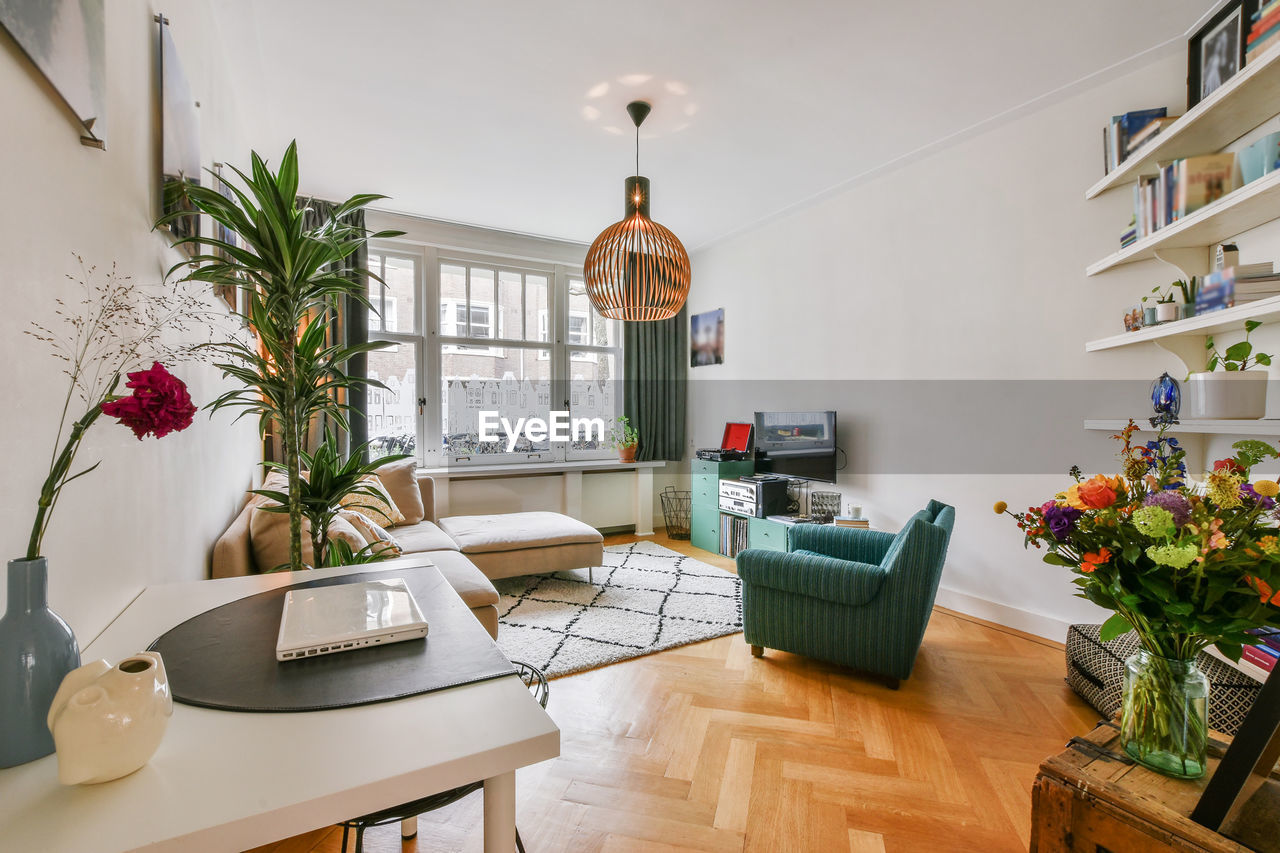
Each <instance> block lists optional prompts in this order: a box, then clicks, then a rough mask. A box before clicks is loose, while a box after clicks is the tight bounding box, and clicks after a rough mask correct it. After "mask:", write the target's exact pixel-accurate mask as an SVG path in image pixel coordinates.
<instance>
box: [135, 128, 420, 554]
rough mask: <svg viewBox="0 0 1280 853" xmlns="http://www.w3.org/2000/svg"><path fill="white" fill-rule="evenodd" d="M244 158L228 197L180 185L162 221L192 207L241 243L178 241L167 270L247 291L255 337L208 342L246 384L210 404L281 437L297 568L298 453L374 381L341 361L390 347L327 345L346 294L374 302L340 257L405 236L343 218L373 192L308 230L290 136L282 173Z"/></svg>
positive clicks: (361, 276)
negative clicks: (176, 205)
mask: <svg viewBox="0 0 1280 853" xmlns="http://www.w3.org/2000/svg"><path fill="white" fill-rule="evenodd" d="M250 163H251V168H250V174H245V173H244V172H242V171H240V170H239V169H235V168H234V167H232V168H233V171H234V172H235V173H236V175H237V176H238V178H239V182H238V183H237V182H236V181H235V180H231V181H226V182H225V183H226V185H227V186H228V187H229V188H230V190H231V197H229V198H228V197H226V196H224V195H222V194H221V193H219V192H217V191H216V190H214V189H212V188H210V187H202V186H198V185H196V184H192V183H188V182H182V183H181V184H180V185H179V186H178V187H177V190H178V192H179V194H180V195H181V196H182V199H183V200H184V202H185V203H186V204H187V205H188V206H189V207H188V210H186V211H184V210H176V211H175V212H173V213H171V214H169V215H167V216H165V217H162V218H161V219H160V220H159V222H158V223H157V224H159V225H165V224H168V223H170V222H174V221H176V220H178V219H180V218H182V217H184V216H189V215H190V213H189V210H190V209H194V210H196V211H198V212H199V213H203V214H206V215H207V216H209V217H210V218H211V219H212V220H213V221H214V222H216V223H218V224H219V225H221V226H223V227H224V228H226V229H228V230H230V231H233V232H235V234H236V235H237V236H238V238H239V239H238V240H237V241H235V242H234V243H233V242H228V241H224V240H220V239H217V238H216V237H203V236H190V237H185V238H183V239H181V240H178V241H176V245H182V244H191V245H193V246H195V247H196V252H197V253H196V254H195V255H194V256H192V257H191V259H190V260H189V261H187V262H184V263H183V264H179V265H177V266H175V267H174V269H173V270H170V274H173V273H174V272H175V271H177V270H179V269H180V268H182V267H184V266H187V265H188V264H189V265H190V269H189V270H188V271H187V273H186V275H185V280H192V281H201V282H207V283H209V284H212V285H215V286H222V287H234V288H237V289H238V290H239V291H241V292H242V293H243V295H244V297H245V299H244V300H243V301H244V304H245V306H246V307H245V308H244V310H243V313H241V314H240V316H241V317H242V318H243V319H244V321H245V322H246V324H247V325H248V328H249V330H250V331H251V332H252V333H253V337H254V340H252V341H248V342H246V341H230V342H225V343H218V344H214V345H212V346H214V348H215V350H216V351H217V353H218V355H219V356H220V357H221V359H222V360H221V361H218V362H216V366H217V367H219V368H220V369H221V370H222V371H223V372H224V373H225V374H226V375H227V376H230V377H233V378H235V379H237V380H239V381H240V383H241V385H242V386H243V387H240V388H236V389H233V390H231V391H228V392H226V393H225V394H222V395H221V396H219V397H218V398H217V399H215V400H214V401H213V402H212V403H210V404H209V406H208V407H209V408H211V409H214V410H218V409H224V408H236V409H240V410H241V411H240V415H239V416H240V417H242V416H244V415H256V416H257V417H258V424H259V429H260V431H261V432H262V433H263V434H264V435H265V434H266V432H267V430H268V428H270V429H271V430H272V432H273V433H274V434H275V435H276V436H278V438H279V441H280V448H281V452H282V455H283V457H284V462H283V468H284V470H285V472H286V473H287V475H288V479H289V491H288V493H287V495H286V498H287V500H286V501H285V506H287V508H288V513H289V568H290V569H291V570H294V571H297V570H300V569H303V568H305V566H304V564H303V562H302V519H303V515H304V513H303V505H302V489H301V481H302V477H301V454H302V451H303V450H304V449H305V447H304V443H305V441H306V436H307V432H308V429H309V428H310V427H311V425H312V424H313V423H314V422H315V421H316V420H317V419H318V418H320V417H322V416H323V417H325V418H327V419H329V420H330V421H331V422H333V423H334V424H336V425H337V426H339V427H340V428H342V429H344V430H346V429H347V428H348V425H347V420H346V415H345V412H346V411H348V410H349V409H350V405H349V404H348V403H346V402H345V399H346V398H347V396H348V395H347V394H346V393H345V392H348V391H350V390H351V389H352V388H355V387H358V386H363V385H375V386H381V383H378V382H375V381H371V380H368V379H364V378H361V377H355V376H351V375H349V374H348V373H347V372H346V370H347V364H348V363H349V362H350V360H351V359H352V358H353V357H355V356H357V355H359V354H361V353H367V352H370V351H373V350H377V349H381V348H383V347H385V346H387V345H388V344H387V343H386V342H383V341H370V342H366V343H361V344H354V345H347V344H342V343H334V342H333V341H332V339H331V332H332V330H333V328H334V323H335V320H336V319H337V313H338V306H339V304H340V302H341V301H342V300H343V299H344V298H345V299H351V300H355V301H356V302H359V303H363V304H364V305H365V306H367V307H370V308H372V306H371V305H370V303H369V299H368V297H367V296H366V295H365V294H366V291H367V287H366V283H365V282H366V280H367V279H368V278H372V279H374V280H379V281H380V279H378V277H377V276H375V275H373V274H372V273H370V272H369V271H367V270H363V269H351V268H344V262H346V261H347V259H348V258H350V257H351V256H352V255H354V254H355V253H356V252H357V251H359V249H360V248H361V247H362V246H363V245H365V243H367V242H368V241H369V240H370V239H375V238H379V237H394V236H398V235H399V234H400V233H402V232H399V231H382V232H378V233H376V234H374V233H371V232H369V231H368V230H367V229H365V228H363V227H360V226H357V225H353V224H351V222H350V214H352V213H355V212H356V211H360V210H362V209H364V208H365V207H367V206H368V205H369V204H371V203H373V202H375V201H377V200H379V199H382V198H385V196H381V195H373V194H361V195H355V196H352V197H351V198H349V199H347V200H346V201H344V202H342V203H341V204H340V205H338V206H337V208H336V209H335V210H334V211H333V215H332V217H331V218H330V219H329V220H328V221H326V222H324V223H323V224H321V225H318V226H311V227H309V226H308V225H307V219H308V217H307V215H306V214H307V212H308V205H307V202H306V200H300V199H299V198H298V150H297V143H296V142H292V143H290V144H289V147H288V149H287V150H286V151H285V153H284V156H283V157H282V158H281V159H280V167H279V170H278V171H275V172H273V171H271V169H269V168H268V166H267V164H266V161H264V160H263V159H262V157H260V156H259V155H258V154H257V152H251V153H250ZM237 313H239V312H237Z"/></svg>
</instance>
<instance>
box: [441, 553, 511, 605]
mask: <svg viewBox="0 0 1280 853" xmlns="http://www.w3.org/2000/svg"><path fill="white" fill-rule="evenodd" d="M427 556H428V557H430V558H431V562H433V563H435V565H436V568H437V569H439V570H440V574H442V575H444V579H445V580H447V581H448V582H449V586H451V587H453V589H454V591H455V592H457V593H458V597H459V598H461V599H462V600H463V602H465V603H466V605H467V607H470V608H472V609H473V610H474V609H475V608H477V607H486V606H489V605H492V606H494V607H496V606H497V605H498V591H497V590H496V589H494V588H493V584H492V583H490V582H489V579H488V578H487V577H485V576H484V575H483V574H482V573H481V572H480V570H479V569H477V568H476V567H475V565H474V564H473V563H472V562H471V561H470V560H468V559H467V558H466V557H464V556H463V555H462V554H459V553H458V552H457V551H433V552H431V553H429V554H428V555H427Z"/></svg>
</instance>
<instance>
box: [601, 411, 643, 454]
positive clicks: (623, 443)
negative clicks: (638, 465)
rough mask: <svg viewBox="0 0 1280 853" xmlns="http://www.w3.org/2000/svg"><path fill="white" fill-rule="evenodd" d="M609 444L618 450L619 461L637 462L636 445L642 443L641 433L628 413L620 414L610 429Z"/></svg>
mask: <svg viewBox="0 0 1280 853" xmlns="http://www.w3.org/2000/svg"><path fill="white" fill-rule="evenodd" d="M608 438H609V446H610V447H613V448H616V449H617V451H618V461H619V462H635V461H636V446H637V445H638V444H639V443H640V433H638V432H636V428H635V427H633V426H632V425H631V420H630V418H628V417H627V416H626V415H619V416H618V419H617V421H615V422H614V424H613V428H612V429H611V430H609V436H608Z"/></svg>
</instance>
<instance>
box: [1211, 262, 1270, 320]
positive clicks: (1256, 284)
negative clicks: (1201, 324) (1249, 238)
mask: <svg viewBox="0 0 1280 853" xmlns="http://www.w3.org/2000/svg"><path fill="white" fill-rule="evenodd" d="M1248 266H1250V267H1254V268H1256V269H1258V270H1259V272H1260V274H1256V275H1251V276H1247V277H1242V276H1237V275H1236V268H1235V267H1228V268H1226V269H1225V270H1218V271H1217V272H1212V273H1210V274H1209V275H1207V276H1205V277H1204V278H1203V279H1201V281H1200V288H1199V290H1197V291H1196V314H1208V313H1210V312H1212V311H1222V310H1224V309H1227V308H1234V307H1235V306H1237V305H1247V304H1249V303H1250V302H1257V301H1258V300H1260V299H1269V298H1271V297H1273V296H1280V275H1276V274H1273V273H1270V272H1269V271H1267V272H1265V273H1262V271H1263V270H1267V269H1268V268H1269V267H1271V266H1272V265H1271V264H1250V265H1248Z"/></svg>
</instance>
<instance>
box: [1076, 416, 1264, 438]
mask: <svg viewBox="0 0 1280 853" xmlns="http://www.w3.org/2000/svg"><path fill="white" fill-rule="evenodd" d="M1148 417H1150V415H1143V416H1142V417H1140V418H1138V417H1135V418H1134V419H1133V422H1134V423H1135V424H1137V426H1138V432H1155V429H1153V428H1152V426H1151V424H1150V422H1149V421H1148V420H1147V418H1148ZM1128 423H1129V419H1128V418H1123V419H1120V418H1097V419H1086V420H1085V422H1084V428H1085V429H1087V430H1102V431H1106V432H1113V433H1118V432H1119V431H1120V430H1122V429H1124V428H1125V427H1126V426H1127V425H1128ZM1168 432H1170V433H1173V434H1175V435H1176V434H1178V433H1187V434H1193V433H1194V434H1196V435H1264V436H1280V419H1276V418H1262V419H1259V420H1248V421H1195V420H1183V421H1180V422H1179V423H1177V424H1175V425H1173V426H1171V427H1169V429H1168Z"/></svg>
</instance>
